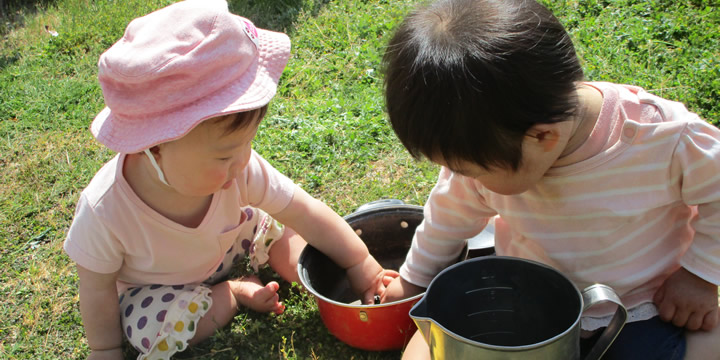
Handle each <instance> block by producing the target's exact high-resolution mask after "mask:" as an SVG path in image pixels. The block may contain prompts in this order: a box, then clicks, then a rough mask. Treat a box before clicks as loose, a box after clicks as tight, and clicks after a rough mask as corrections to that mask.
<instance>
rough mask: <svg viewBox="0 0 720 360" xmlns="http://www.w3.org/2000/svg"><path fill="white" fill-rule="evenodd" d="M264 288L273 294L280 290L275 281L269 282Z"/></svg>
mask: <svg viewBox="0 0 720 360" xmlns="http://www.w3.org/2000/svg"><path fill="white" fill-rule="evenodd" d="M265 288H266V289H268V290H271V291H273V292H277V291H278V290H280V284H278V283H277V282H276V281H271V282H269V283H267V284H266V285H265Z"/></svg>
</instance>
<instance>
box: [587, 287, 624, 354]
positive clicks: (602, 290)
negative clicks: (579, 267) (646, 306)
mask: <svg viewBox="0 0 720 360" xmlns="http://www.w3.org/2000/svg"><path fill="white" fill-rule="evenodd" d="M582 297H583V302H584V303H585V306H584V307H583V312H584V311H585V310H587V309H588V308H590V307H591V306H593V305H595V304H598V303H601V302H606V301H610V302H613V303H615V304H617V310H616V311H615V315H613V318H612V320H610V324H608V326H607V327H606V328H605V330H603V332H602V334H600V337H599V338H598V340H597V342H596V343H595V345H593V347H592V349H590V352H589V353H588V354H587V356H586V357H585V360H598V359H600V358H601V357H602V356H603V355H604V354H605V352H606V351H607V349H608V348H609V347H610V345H611V344H612V343H613V341H615V338H617V336H618V334H620V330H622V328H623V326H625V321H627V309H625V306H624V305H623V304H622V302H621V301H620V298H619V297H618V296H617V294H616V293H615V291H614V290H613V289H612V288H610V287H609V286H607V285H603V284H595V285H591V286H588V287H587V288H586V289H585V290H583V292H582Z"/></svg>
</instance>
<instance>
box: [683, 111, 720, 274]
mask: <svg viewBox="0 0 720 360" xmlns="http://www.w3.org/2000/svg"><path fill="white" fill-rule="evenodd" d="M672 167H673V169H675V171H680V177H679V178H680V185H681V186H680V188H681V192H682V198H683V201H684V202H685V203H686V204H688V205H692V206H697V216H696V217H695V218H694V219H693V221H692V226H693V228H694V230H695V237H694V239H693V242H692V244H691V245H690V248H689V249H688V250H687V252H686V253H685V254H684V255H683V257H682V259H681V261H680V263H681V265H682V266H683V267H684V268H686V269H687V270H688V271H690V272H692V273H693V274H695V275H697V276H699V277H700V278H702V279H704V280H706V281H709V282H711V283H713V284H715V285H720V130H718V129H717V128H715V127H714V126H712V125H710V124H708V123H706V122H705V121H702V120H701V119H698V121H693V122H691V123H689V124H688V126H687V128H686V129H685V132H684V134H683V135H682V137H681V139H680V141H679V143H678V147H677V149H676V151H675V154H674V159H673V165H672Z"/></svg>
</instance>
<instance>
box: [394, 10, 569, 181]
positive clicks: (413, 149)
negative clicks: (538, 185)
mask: <svg viewBox="0 0 720 360" xmlns="http://www.w3.org/2000/svg"><path fill="white" fill-rule="evenodd" d="M384 65H385V98H386V104H387V110H388V114H389V117H390V122H391V123H392V126H393V129H394V130H395V132H396V134H397V135H398V137H399V138H400V140H401V141H402V143H403V145H405V147H406V148H407V149H408V151H409V152H410V153H411V154H412V155H413V156H414V157H416V158H419V157H420V156H421V155H424V156H425V157H428V158H431V159H433V158H437V156H441V157H442V158H443V159H444V160H445V161H454V160H465V161H471V162H473V163H476V164H478V165H480V166H482V167H485V168H487V167H489V166H496V167H502V168H509V169H513V170H516V169H517V168H518V166H519V164H520V161H521V157H522V141H523V138H524V136H525V135H526V133H527V131H528V130H529V129H530V127H532V126H533V125H534V124H537V123H554V122H560V121H565V120H568V119H569V118H570V117H571V116H572V115H573V114H574V112H575V109H576V107H577V99H576V97H575V82H576V81H579V80H582V79H583V72H582V68H581V66H580V63H579V60H578V59H577V56H576V54H575V49H574V47H573V44H572V41H571V40H570V37H569V35H568V34H567V32H566V31H565V29H564V28H563V26H562V25H561V24H560V22H559V21H558V20H557V19H556V18H555V16H553V14H552V13H551V12H550V11H549V10H548V9H546V8H545V7H543V6H542V5H540V4H538V3H536V2H535V1H533V0H439V1H435V2H433V3H430V4H428V5H425V6H423V7H421V8H418V9H416V10H415V11H414V12H412V13H411V14H410V15H408V16H407V18H406V19H405V20H404V21H403V23H402V24H401V25H400V27H399V29H398V30H397V32H396V33H395V35H394V36H393V38H392V39H391V40H390V43H389V46H388V48H387V51H386V53H385V57H384Z"/></svg>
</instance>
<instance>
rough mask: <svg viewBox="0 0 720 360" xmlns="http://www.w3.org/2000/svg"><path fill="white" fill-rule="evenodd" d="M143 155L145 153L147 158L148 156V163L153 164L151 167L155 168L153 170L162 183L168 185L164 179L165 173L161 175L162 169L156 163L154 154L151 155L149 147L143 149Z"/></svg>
mask: <svg viewBox="0 0 720 360" xmlns="http://www.w3.org/2000/svg"><path fill="white" fill-rule="evenodd" d="M145 155H147V156H148V158H150V163H151V164H152V166H153V167H154V168H155V170H156V171H157V173H158V177H159V178H160V181H161V182H162V183H163V184H165V185H167V186H170V184H168V183H167V181H165V175H163V172H162V170H161V169H160V166H159V165H158V163H157V161H155V156H153V154H152V153H151V152H150V149H145Z"/></svg>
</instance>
